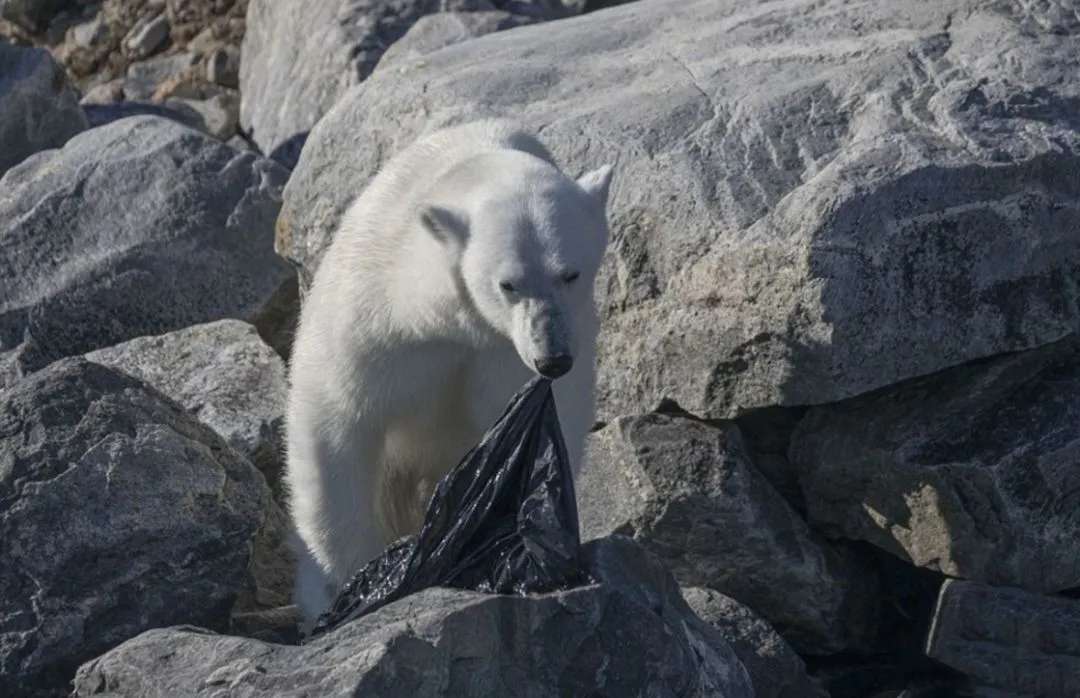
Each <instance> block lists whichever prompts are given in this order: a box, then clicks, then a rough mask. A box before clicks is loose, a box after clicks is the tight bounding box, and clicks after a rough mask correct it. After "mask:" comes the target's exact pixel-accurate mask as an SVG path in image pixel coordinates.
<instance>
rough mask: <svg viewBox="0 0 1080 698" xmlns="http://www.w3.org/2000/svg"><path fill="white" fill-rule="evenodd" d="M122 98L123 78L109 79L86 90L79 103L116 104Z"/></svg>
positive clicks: (86, 104) (85, 104) (84, 104)
mask: <svg viewBox="0 0 1080 698" xmlns="http://www.w3.org/2000/svg"><path fill="white" fill-rule="evenodd" d="M123 100H124V80H123V78H121V79H118V80H110V81H109V82H103V83H101V84H100V85H95V86H93V87H91V88H90V89H89V90H87V91H86V94H84V95H83V98H82V99H80V100H79V104H81V105H83V106H88V105H100V104H116V103H117V102H122V101H123Z"/></svg>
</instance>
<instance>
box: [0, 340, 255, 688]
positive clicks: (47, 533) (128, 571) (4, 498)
mask: <svg viewBox="0 0 1080 698" xmlns="http://www.w3.org/2000/svg"><path fill="white" fill-rule="evenodd" d="M271 507H272V501H271V498H270V490H269V488H267V486H266V483H265V481H264V480H263V478H262V476H261V475H260V474H259V473H258V471H256V470H255V469H254V468H253V467H252V466H251V465H250V464H249V463H248V462H247V461H246V460H245V459H244V458H243V457H242V456H240V455H239V454H238V453H236V452H235V451H233V450H232V449H230V448H229V447H228V446H227V445H226V444H225V442H224V441H222V440H221V438H220V437H219V436H217V435H216V434H214V433H213V432H212V431H211V430H210V429H209V428H208V427H206V426H204V425H202V424H199V423H198V422H197V421H196V420H195V419H194V418H193V417H191V416H190V415H188V414H187V412H185V411H184V410H183V409H182V408H181V407H180V406H179V405H177V404H176V403H174V402H172V401H171V400H169V399H167V398H165V397H164V396H163V395H161V394H160V393H158V392H157V391H155V390H153V389H152V388H149V387H147V386H146V385H144V384H142V383H140V382H139V381H137V380H135V379H134V378H131V377H130V376H127V375H125V374H122V373H119V372H116V371H113V370H112V369H109V368H106V367H104V366H99V365H97V364H93V363H89V362H87V361H84V360H83V359H79V358H71V359H64V360H62V361H59V362H56V363H54V364H52V365H51V366H49V367H48V368H47V369H45V370H43V371H40V372H39V373H37V374H35V375H34V376H31V377H29V378H26V379H24V380H22V381H20V382H19V383H18V385H16V386H15V387H14V388H12V389H10V390H7V391H2V390H0V560H3V564H2V565H0V693H2V694H4V695H9V696H14V695H25V693H24V692H29V691H31V690H32V689H37V688H41V689H56V688H63V687H64V686H65V685H66V682H67V681H68V680H69V679H70V677H71V675H72V674H73V673H74V670H75V668H76V667H77V666H78V665H79V664H80V663H81V662H84V661H86V660H88V659H90V658H92V657H94V656H96V655H97V654H100V653H101V652H104V651H105V650H107V649H110V648H111V647H113V646H115V645H116V644H117V643H119V642H122V641H124V640H126V639H128V638H130V637H133V636H135V635H137V634H138V633H140V632H142V631H143V630H146V629H148V628H153V627H159V626H163V625H172V624H177V623H197V624H200V625H205V626H207V627H212V628H219V629H224V627H226V625H227V622H228V616H229V610H230V608H231V607H232V605H233V602H234V600H235V599H236V598H237V596H238V594H239V593H240V592H241V590H243V589H245V588H246V587H248V586H249V584H250V581H249V576H250V570H249V565H250V563H251V556H252V547H253V541H254V540H255V538H256V537H257V535H259V534H260V529H261V528H262V527H263V526H264V525H265V524H266V523H267V522H268V520H269V519H270V518H271V517H272V514H273V510H272V509H271ZM271 523H272V522H271Z"/></svg>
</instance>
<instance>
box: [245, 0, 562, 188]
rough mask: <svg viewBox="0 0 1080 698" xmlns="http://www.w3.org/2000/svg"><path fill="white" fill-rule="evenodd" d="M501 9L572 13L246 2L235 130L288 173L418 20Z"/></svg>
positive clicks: (448, 2)
mask: <svg viewBox="0 0 1080 698" xmlns="http://www.w3.org/2000/svg"><path fill="white" fill-rule="evenodd" d="M502 6H505V7H507V8H508V9H511V11H514V12H521V13H527V15H528V16H529V17H530V18H532V19H548V18H552V17H561V16H566V15H568V14H570V13H572V12H574V11H575V8H574V7H572V6H570V5H564V3H562V2H559V1H558V0H547V1H545V2H538V1H536V0H531V1H526V2H521V1H517V2H513V1H509V0H364V1H363V2H356V1H355V0H327V1H326V2H319V3H310V2H306V1H305V0H251V2H250V4H249V5H248V12H247V31H246V33H245V34H244V45H243V49H242V51H241V57H240V94H241V102H240V125H241V127H242V128H243V130H244V131H245V132H246V133H247V134H248V135H249V136H250V137H251V138H252V139H253V140H254V141H255V143H257V144H258V145H259V147H260V148H262V151H263V152H264V153H267V154H268V155H270V156H271V157H273V158H275V159H277V160H280V161H281V162H282V163H284V164H286V165H287V166H289V167H291V166H293V165H294V164H295V163H296V159H297V158H298V157H299V154H300V149H301V148H302V147H303V145H304V140H305V139H306V138H307V134H308V132H309V131H310V130H311V128H312V127H313V126H314V125H315V124H316V122H318V120H319V119H320V118H321V117H322V116H323V114H325V113H326V112H328V111H329V110H330V108H331V107H332V106H334V103H335V102H337V100H338V99H339V98H340V97H341V96H342V95H343V94H345V92H346V91H347V90H348V88H349V87H351V86H353V85H356V84H359V83H360V82H362V81H363V80H365V79H366V78H367V77H368V76H369V75H371V73H372V71H374V70H375V66H376V65H378V63H379V61H380V59H381V58H382V55H383V53H384V52H385V51H386V50H387V48H388V47H390V46H391V45H392V44H393V43H394V42H396V41H397V40H398V39H400V38H401V37H402V36H404V35H405V33H406V32H407V31H408V30H409V28H410V27H412V25H413V24H414V23H415V22H416V21H417V20H419V19H420V18H421V17H424V16H426V15H430V14H434V13H437V12H445V11H450V12H474V11H491V10H495V9H496V8H499V7H502ZM576 9H577V10H579V9H580V8H576ZM503 24H504V26H513V25H514V24H516V23H515V22H509V21H507V22H504V23H503ZM499 28H503V27H499ZM474 33H475V34H480V33H484V32H480V31H478V32H474ZM447 43H449V42H447Z"/></svg>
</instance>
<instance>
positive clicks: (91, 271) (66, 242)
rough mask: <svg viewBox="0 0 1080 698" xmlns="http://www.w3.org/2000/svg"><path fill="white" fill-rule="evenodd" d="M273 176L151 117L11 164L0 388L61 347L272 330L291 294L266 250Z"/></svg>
mask: <svg viewBox="0 0 1080 698" xmlns="http://www.w3.org/2000/svg"><path fill="white" fill-rule="evenodd" d="M285 176H286V173H285V171H284V170H283V169H282V168H281V167H280V166H278V165H276V164H275V163H273V162H270V161H268V160H265V159H262V158H259V157H258V156H256V155H255V154H253V153H239V152H237V151H235V150H233V149H232V148H229V147H228V146H226V145H225V144H223V143H219V142H217V141H215V140H213V139H211V138H209V137H207V136H205V135H203V134H201V133H199V132H197V131H193V130H191V129H189V128H185V127H183V126H181V125H179V124H176V123H174V122H172V121H168V120H166V119H160V118H156V117H134V118H131V119H125V120H122V121H118V122H114V123H112V124H109V125H107V126H102V127H100V128H96V129H93V130H91V131H86V132H84V133H82V134H80V135H78V136H76V137H75V138H73V139H72V140H71V141H70V142H69V143H68V144H67V145H66V146H65V147H64V148H63V149H62V150H53V151H49V152H45V153H39V154H38V155H36V156H34V157H32V158H30V159H29V160H27V161H26V162H24V163H23V164H22V165H20V166H18V167H16V168H14V169H12V170H10V171H9V172H8V173H7V174H6V175H5V176H4V178H3V179H2V180H0V239H2V240H3V241H4V244H3V245H2V246H0V386H2V385H4V384H5V383H10V382H11V380H12V379H13V378H15V377H16V376H18V375H21V374H25V373H29V372H32V371H35V370H37V369H40V368H42V367H44V366H45V365H47V364H48V363H49V362H51V361H54V360H56V359H59V358H62V357H64V356H72V355H76V354H83V353H85V352H88V351H92V350H94V349H100V348H102V347H107V346H112V345H113V344H117V343H119V342H122V341H125V340H128V339H132V338H134V337H138V336H143V335H151V334H161V333H164V332H168V331H171V330H174V329H179V328H181V327H186V326H189V325H193V324H197V323H200V322H209V321H211V320H219V319H222V318H230V317H231V318H239V319H242V320H246V321H248V322H251V323H253V324H254V325H255V326H256V327H258V328H259V330H260V332H262V333H263V336H264V337H267V338H268V341H270V340H272V339H273V336H272V335H271V334H270V331H271V329H273V328H274V327H275V326H277V325H280V324H285V323H283V322H281V321H280V320H279V319H278V318H277V314H278V313H279V312H280V309H281V307H283V306H288V304H289V303H290V302H291V297H290V296H295V274H294V272H293V271H292V270H291V269H290V268H289V266H288V264H287V263H286V262H284V261H283V260H282V259H280V258H279V257H277V256H276V255H275V254H274V251H273V249H272V238H273V225H274V219H275V217H276V215H277V212H278V209H279V207H280V198H279V197H280V191H281V186H282V184H283V182H284V179H285ZM270 344H271V346H275V343H274V341H270Z"/></svg>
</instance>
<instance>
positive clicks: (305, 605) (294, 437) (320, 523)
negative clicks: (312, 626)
mask: <svg viewBox="0 0 1080 698" xmlns="http://www.w3.org/2000/svg"><path fill="white" fill-rule="evenodd" d="M331 421H332V420H331ZM339 424H340V422H339ZM346 424H347V425H348V426H347V427H345V428H339V429H337V430H335V429H332V428H328V426H327V424H326V423H325V422H322V423H318V424H316V423H314V422H310V423H309V422H308V421H307V420H305V419H304V416H295V415H294V418H293V419H292V420H291V422H290V424H289V469H288V484H289V491H290V508H291V510H292V516H293V521H294V523H295V525H296V533H297V535H298V536H299V538H300V540H301V541H302V543H303V546H304V548H305V549H304V550H298V551H297V557H298V568H297V576H298V580H300V581H302V582H303V584H301V585H298V587H297V598H296V602H297V604H298V605H299V606H300V607H301V611H302V612H303V613H304V615H305V617H306V618H308V619H312V620H313V619H314V617H317V616H318V614H319V613H321V612H322V611H324V610H325V609H326V604H327V603H329V600H328V599H327V598H325V597H323V596H322V595H320V594H319V593H318V591H319V589H320V585H319V584H318V580H317V575H318V573H319V572H321V574H322V576H323V580H324V585H323V588H325V589H326V591H327V594H328V595H330V596H331V597H332V595H333V594H335V593H336V592H337V590H338V589H340V587H341V585H342V584H344V583H345V582H346V581H347V580H348V579H349V578H350V577H351V576H352V575H353V574H354V573H355V572H356V571H357V570H358V569H359V568H360V567H361V566H362V565H364V564H365V563H367V562H368V561H369V560H371V559H372V558H374V557H376V556H377V555H378V554H379V553H380V552H382V540H381V537H380V536H379V535H378V533H377V531H378V525H377V521H376V515H375V493H376V484H377V482H378V479H379V472H378V471H379V467H380V466H379V464H380V462H381V457H382V453H381V451H382V441H383V438H382V435H381V434H380V433H379V432H378V431H377V430H374V429H371V428H370V427H367V428H365V426H364V425H363V423H361V422H359V421H356V420H349V421H348V422H347V423H346ZM315 566H317V568H318V569H317V570H316V569H315ZM301 595H302V596H303V597H304V598H300V597H301Z"/></svg>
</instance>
